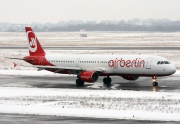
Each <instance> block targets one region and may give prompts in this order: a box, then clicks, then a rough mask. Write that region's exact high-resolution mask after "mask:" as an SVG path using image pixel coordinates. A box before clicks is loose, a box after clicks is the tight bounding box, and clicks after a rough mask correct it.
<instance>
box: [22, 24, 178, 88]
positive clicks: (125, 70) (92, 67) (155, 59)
mask: <svg viewBox="0 0 180 124" xmlns="http://www.w3.org/2000/svg"><path fill="white" fill-rule="evenodd" d="M25 30H26V33H27V39H28V48H29V55H28V56H25V57H24V58H23V59H22V60H24V61H26V62H28V63H30V64H32V66H33V67H37V68H38V71H40V70H47V71H51V72H54V73H60V74H75V75H77V79H76V85H77V86H83V85H84V82H92V83H94V82H96V81H97V80H98V78H99V76H103V77H104V79H103V82H104V84H110V83H111V78H110V77H111V76H121V77H122V78H124V79H126V80H132V81H134V80H137V79H138V78H139V77H141V76H147V77H152V82H153V83H152V85H153V86H158V82H157V77H159V76H168V75H172V74H174V73H175V72H176V68H175V67H174V65H172V64H171V63H170V61H169V60H167V59H166V58H164V57H161V56H154V55H99V54H92V55H89V54H54V55H53V54H50V55H48V54H46V53H45V52H44V50H43V48H42V46H41V45H40V42H39V41H38V39H37V37H36V35H35V34H34V32H33V31H32V29H31V27H25Z"/></svg>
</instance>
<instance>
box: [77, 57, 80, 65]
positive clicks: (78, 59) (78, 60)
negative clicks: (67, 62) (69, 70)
mask: <svg viewBox="0 0 180 124" xmlns="http://www.w3.org/2000/svg"><path fill="white" fill-rule="evenodd" d="M79 62H80V58H77V59H76V67H79Z"/></svg>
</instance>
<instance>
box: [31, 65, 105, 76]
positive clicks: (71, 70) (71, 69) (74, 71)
mask: <svg viewBox="0 0 180 124" xmlns="http://www.w3.org/2000/svg"><path fill="white" fill-rule="evenodd" d="M31 67H36V68H38V71H41V70H49V69H53V70H55V72H54V73H58V72H60V71H63V70H68V71H69V73H70V74H78V73H79V72H81V71H96V72H99V73H100V72H104V71H103V69H102V68H80V67H64V66H36V65H33V66H31Z"/></svg>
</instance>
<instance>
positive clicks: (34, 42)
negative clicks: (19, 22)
mask: <svg viewBox="0 0 180 124" xmlns="http://www.w3.org/2000/svg"><path fill="white" fill-rule="evenodd" d="M25 30H26V33H27V39H28V48H29V55H30V56H44V55H45V52H44V50H43V48H42V46H41V44H40V43H39V41H38V39H37V37H36V35H35V34H34V32H33V31H32V29H31V27H25Z"/></svg>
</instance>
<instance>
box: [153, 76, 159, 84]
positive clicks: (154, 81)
mask: <svg viewBox="0 0 180 124" xmlns="http://www.w3.org/2000/svg"><path fill="white" fill-rule="evenodd" d="M156 80H157V77H156V76H153V77H152V81H153V83H152V85H153V86H158V82H157V81H156Z"/></svg>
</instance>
